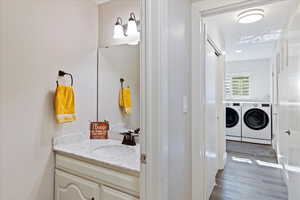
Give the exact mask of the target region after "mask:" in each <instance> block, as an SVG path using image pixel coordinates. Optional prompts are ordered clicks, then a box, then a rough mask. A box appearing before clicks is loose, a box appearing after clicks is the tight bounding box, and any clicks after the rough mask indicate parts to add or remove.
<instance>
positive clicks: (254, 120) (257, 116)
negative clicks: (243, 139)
mask: <svg viewBox="0 0 300 200" xmlns="http://www.w3.org/2000/svg"><path fill="white" fill-rule="evenodd" d="M269 122H270V119H269V116H268V114H267V113H266V112H265V111H263V110H261V109H258V108H252V109H249V110H248V111H247V112H246V113H245V114H244V123H245V124H246V126H247V127H248V128H250V129H252V130H262V129H264V128H266V127H267V126H268V125H269Z"/></svg>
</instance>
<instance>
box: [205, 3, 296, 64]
mask: <svg viewBox="0 0 300 200" xmlns="http://www.w3.org/2000/svg"><path fill="white" fill-rule="evenodd" d="M295 5H296V4H295V1H293V0H287V1H283V2H276V3H273V4H270V5H264V6H259V7H255V8H259V9H264V11H265V17H264V18H263V20H261V21H259V22H256V23H252V24H239V23H237V22H236V18H237V15H238V14H239V13H241V12H242V11H245V10H240V11H235V12H230V13H224V14H220V15H217V16H212V17H207V18H206V21H205V22H206V23H207V26H208V29H209V28H210V27H217V28H218V29H219V31H220V33H221V35H222V36H223V39H224V42H225V52H226V60H227V61H233V60H252V59H263V58H270V57H271V55H272V52H273V51H274V48H275V44H276V41H277V40H278V38H279V37H280V35H281V32H282V29H283V28H284V27H285V26H286V24H287V23H288V21H289V17H290V15H291V13H292V10H294V9H296V6H295Z"/></svg>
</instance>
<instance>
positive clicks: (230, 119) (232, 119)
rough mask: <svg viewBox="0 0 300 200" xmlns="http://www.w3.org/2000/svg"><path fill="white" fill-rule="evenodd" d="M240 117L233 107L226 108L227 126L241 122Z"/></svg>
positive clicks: (231, 126) (233, 125) (230, 126)
mask: <svg viewBox="0 0 300 200" xmlns="http://www.w3.org/2000/svg"><path fill="white" fill-rule="evenodd" d="M239 120H240V117H239V114H238V112H237V111H236V110H234V109H233V108H230V107H227V108H226V128H233V127H235V126H236V125H237V124H238V123H239Z"/></svg>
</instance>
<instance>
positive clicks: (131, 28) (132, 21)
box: [126, 12, 138, 36]
mask: <svg viewBox="0 0 300 200" xmlns="http://www.w3.org/2000/svg"><path fill="white" fill-rule="evenodd" d="M126 34H127V35H128V36H134V35H137V34H138V30H137V22H136V18H135V14H134V13H133V12H132V13H130V17H129V20H128V25H127V31H126Z"/></svg>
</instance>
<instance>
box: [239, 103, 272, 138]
mask: <svg viewBox="0 0 300 200" xmlns="http://www.w3.org/2000/svg"><path fill="white" fill-rule="evenodd" d="M242 116H243V122H242V141H243V142H251V143H258V144H272V119H271V118H272V106H271V104H268V103H267V104H259V103H245V104H243V106H242Z"/></svg>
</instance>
